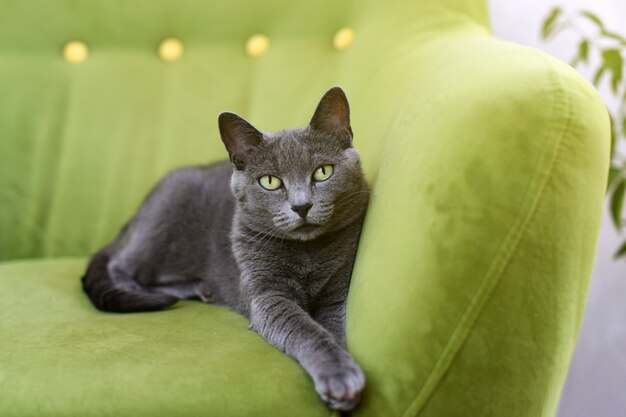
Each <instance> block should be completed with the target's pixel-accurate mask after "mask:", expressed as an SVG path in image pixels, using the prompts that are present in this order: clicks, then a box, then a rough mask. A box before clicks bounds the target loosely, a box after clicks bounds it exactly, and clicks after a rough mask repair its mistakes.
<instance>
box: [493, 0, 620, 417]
mask: <svg viewBox="0 0 626 417" xmlns="http://www.w3.org/2000/svg"><path fill="white" fill-rule="evenodd" d="M556 6H560V7H561V9H562V10H563V15H562V16H561V18H573V19H578V16H580V15H579V11H581V10H586V11H589V12H592V13H593V14H594V15H596V16H597V17H599V18H600V19H601V21H602V22H603V24H604V26H605V27H606V28H607V29H608V30H612V31H614V32H616V33H619V34H621V35H622V36H624V37H626V24H625V23H626V1H624V0H594V1H583V0H565V1H560V2H559V1H546V0H524V1H518V2H515V1H510V0H490V12H491V25H492V28H493V32H494V35H495V36H497V37H498V38H500V39H505V40H509V41H513V42H517V43H521V44H524V45H528V46H532V47H535V48H539V49H541V50H543V51H545V52H547V53H549V54H551V55H553V56H555V57H557V58H559V59H562V60H563V61H565V62H571V61H572V58H573V57H574V56H575V55H576V54H577V51H578V45H579V42H580V41H581V33H582V34H585V35H586V34H589V37H590V39H593V37H594V33H595V32H597V25H596V24H594V22H593V21H592V20H591V19H584V18H583V19H578V20H577V22H578V24H577V26H578V29H579V32H576V31H573V30H568V29H564V30H562V31H559V32H558V33H556V34H555V35H554V36H552V37H550V38H549V39H547V40H546V39H543V38H542V36H541V33H542V26H543V23H544V21H545V19H546V17H547V16H548V15H549V14H550V12H551V11H552V10H553V8H554V7H556ZM625 46H626V45H625ZM599 61H600V57H599V56H598V55H595V54H593V53H592V51H590V52H589V62H588V63H587V64H586V65H578V66H577V67H576V68H577V70H578V71H580V72H581V73H582V74H583V75H584V76H585V77H586V78H587V79H588V80H593V78H594V75H595V70H596V69H597V68H598V67H599V65H600V62H599ZM622 67H623V65H622ZM598 88H599V90H600V93H601V95H602V97H603V98H604V100H605V103H607V106H608V108H609V110H611V112H613V113H614V114H616V113H617V112H618V111H619V106H620V97H623V98H626V97H625V96H624V90H623V89H621V90H619V91H618V93H619V94H617V95H616V94H614V92H613V91H612V87H611V83H610V78H609V77H608V76H607V77H605V78H604V79H603V80H602V81H601V82H600V83H599V85H598ZM624 101H626V100H624ZM625 127H626V126H625ZM621 141H622V143H621V144H620V145H621V147H622V149H623V142H624V140H623V139H621ZM619 148H620V146H618V149H619ZM608 201H609V200H608V199H607V206H606V209H605V213H604V218H603V222H602V230H601V232H600V240H599V243H598V252H597V255H596V264H595V268H594V273H593V277H592V280H591V288H590V291H589V298H588V300H587V310H586V312H585V316H584V319H583V325H582V329H581V332H580V338H579V340H578V345H577V348H576V352H575V354H574V360H573V362H572V364H571V366H570V370H569V374H568V377H567V381H566V383H565V387H564V390H563V394H562V397H561V403H560V405H559V411H558V413H557V417H592V416H594V417H595V416H602V417H623V416H626V258H625V257H622V258H621V259H617V260H616V259H614V256H613V255H614V253H615V251H616V250H617V249H618V248H619V247H620V245H621V244H622V243H623V241H624V240H625V239H626V234H624V233H619V232H617V230H616V227H615V225H614V224H613V221H612V220H611V215H610V207H609V203H608Z"/></svg>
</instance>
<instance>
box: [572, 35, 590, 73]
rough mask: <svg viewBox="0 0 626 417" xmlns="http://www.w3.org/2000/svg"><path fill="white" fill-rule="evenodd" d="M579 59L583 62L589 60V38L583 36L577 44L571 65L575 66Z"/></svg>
mask: <svg viewBox="0 0 626 417" xmlns="http://www.w3.org/2000/svg"><path fill="white" fill-rule="evenodd" d="M581 61H582V62H584V63H585V64H586V63H587V62H588V61H589V40H587V39H584V38H583V40H582V41H580V43H579V44H578V52H577V53H576V56H575V57H574V59H573V60H572V62H571V65H572V67H575V66H576V65H578V63H579V62H581Z"/></svg>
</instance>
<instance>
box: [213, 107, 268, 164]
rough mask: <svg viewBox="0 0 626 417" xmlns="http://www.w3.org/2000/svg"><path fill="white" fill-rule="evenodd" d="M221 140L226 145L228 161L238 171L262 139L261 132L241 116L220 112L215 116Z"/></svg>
mask: <svg viewBox="0 0 626 417" xmlns="http://www.w3.org/2000/svg"><path fill="white" fill-rule="evenodd" d="M217 124H218V126H219V129H220V136H221V137H222V142H224V146H226V150H227V151H228V155H229V156H230V162H232V163H233V165H234V166H235V168H236V169H237V170H239V171H241V170H242V169H244V168H245V166H246V159H247V158H246V157H247V155H248V153H250V152H251V151H252V150H253V149H254V148H255V147H256V146H258V145H259V144H260V143H261V141H262V140H263V133H261V132H259V131H258V130H257V129H256V128H255V127H254V126H252V125H251V124H250V123H248V122H247V121H246V120H245V119H244V118H243V117H241V116H239V115H237V114H235V113H230V112H224V113H220V115H219V117H218V118H217Z"/></svg>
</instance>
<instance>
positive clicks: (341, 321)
mask: <svg viewBox="0 0 626 417" xmlns="http://www.w3.org/2000/svg"><path fill="white" fill-rule="evenodd" d="M312 317H313V319H314V320H315V321H316V322H318V323H319V324H321V325H322V327H324V328H325V329H326V330H328V331H329V332H330V334H332V335H333V336H335V340H336V341H337V343H338V344H339V345H340V346H342V347H343V348H345V347H346V302H345V301H337V302H335V303H332V304H325V305H323V306H322V307H319V308H317V309H316V310H315V311H314V312H313V313H312Z"/></svg>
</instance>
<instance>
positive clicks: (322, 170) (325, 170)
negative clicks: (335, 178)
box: [313, 164, 333, 182]
mask: <svg viewBox="0 0 626 417" xmlns="http://www.w3.org/2000/svg"><path fill="white" fill-rule="evenodd" d="M331 175H333V166H332V165H329V164H324V165H321V166H319V167H317V169H316V170H315V172H313V179H314V180H315V181H317V182H322V181H326V180H327V179H329V178H330V176H331Z"/></svg>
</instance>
